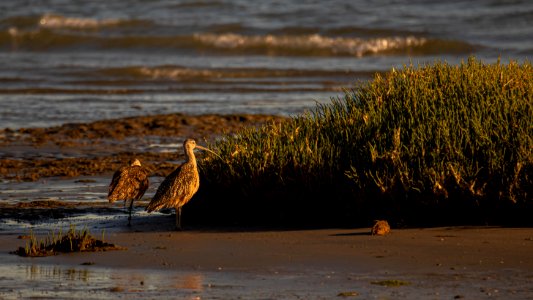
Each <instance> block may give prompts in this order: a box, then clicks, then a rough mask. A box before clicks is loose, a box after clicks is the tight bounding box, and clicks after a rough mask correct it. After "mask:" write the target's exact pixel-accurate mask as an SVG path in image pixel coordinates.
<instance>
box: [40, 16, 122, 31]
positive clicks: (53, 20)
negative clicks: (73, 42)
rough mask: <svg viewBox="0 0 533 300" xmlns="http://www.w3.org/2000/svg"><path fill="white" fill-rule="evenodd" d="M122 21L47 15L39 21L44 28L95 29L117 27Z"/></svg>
mask: <svg viewBox="0 0 533 300" xmlns="http://www.w3.org/2000/svg"><path fill="white" fill-rule="evenodd" d="M120 22H121V20H119V19H107V20H97V19H91V18H72V17H64V16H61V15H53V14H46V15H44V16H42V17H41V18H40V19H39V26H40V27H42V28H77V29H94V28H98V27H105V26H116V25H117V24H119V23H120Z"/></svg>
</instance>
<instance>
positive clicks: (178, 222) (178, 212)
mask: <svg viewBox="0 0 533 300" xmlns="http://www.w3.org/2000/svg"><path fill="white" fill-rule="evenodd" d="M176 230H181V206H180V207H176Z"/></svg>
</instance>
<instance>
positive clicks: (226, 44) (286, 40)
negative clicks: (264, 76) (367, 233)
mask: <svg viewBox="0 0 533 300" xmlns="http://www.w3.org/2000/svg"><path fill="white" fill-rule="evenodd" d="M194 37H195V38H196V39H197V40H199V41H200V42H202V43H205V44H206V45H209V46H212V47H214V48H219V49H243V50H246V49H250V50H253V49H261V48H263V49H266V50H268V49H271V50H273V51H276V50H277V51H281V52H282V54H283V53H285V54H291V53H309V54H313V53H316V54H317V55H318V54H323V55H350V56H351V55H354V56H357V57H362V56H364V55H368V54H376V53H380V52H386V51H392V50H399V49H408V48H413V47H421V46H424V45H425V44H426V43H427V41H428V39H426V38H420V37H415V36H407V37H399V36H398V37H384V38H371V39H360V38H347V37H326V36H322V35H319V34H311V35H301V36H275V35H263V36H245V35H240V34H232V33H229V34H197V35H195V36H194Z"/></svg>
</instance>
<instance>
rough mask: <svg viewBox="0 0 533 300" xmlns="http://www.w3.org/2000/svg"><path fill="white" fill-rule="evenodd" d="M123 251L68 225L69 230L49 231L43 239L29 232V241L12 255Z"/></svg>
mask: <svg viewBox="0 0 533 300" xmlns="http://www.w3.org/2000/svg"><path fill="white" fill-rule="evenodd" d="M108 250H125V248H122V247H119V246H117V245H114V244H110V243H106V242H104V241H102V240H97V239H95V238H94V237H93V236H92V235H91V233H90V232H89V230H88V229H87V227H84V228H83V229H81V230H76V226H75V225H70V228H69V230H68V231H67V232H66V233H63V230H62V229H59V231H58V232H57V233H56V232H55V231H50V232H49V234H48V235H47V236H46V237H45V238H41V239H38V238H37V237H36V236H35V234H34V233H33V231H32V230H30V234H29V240H28V241H27V242H26V246H25V247H19V249H17V250H16V251H14V252H13V254H17V255H20V256H26V257H39V256H50V255H56V254H58V253H68V252H87V251H108Z"/></svg>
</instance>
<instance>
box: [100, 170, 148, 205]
mask: <svg viewBox="0 0 533 300" xmlns="http://www.w3.org/2000/svg"><path fill="white" fill-rule="evenodd" d="M148 174H149V173H148V171H147V170H146V169H145V168H143V167H141V166H128V167H122V168H120V169H119V170H118V171H116V172H115V174H114V175H113V179H112V180H111V184H110V185H109V192H108V194H107V199H108V200H109V202H114V201H117V200H130V199H138V198H141V197H142V196H143V195H144V193H145V192H146V190H147V189H148V186H149V184H150V183H149V180H148Z"/></svg>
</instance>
